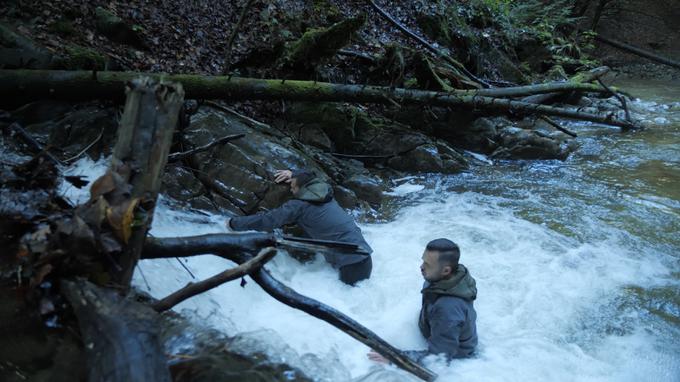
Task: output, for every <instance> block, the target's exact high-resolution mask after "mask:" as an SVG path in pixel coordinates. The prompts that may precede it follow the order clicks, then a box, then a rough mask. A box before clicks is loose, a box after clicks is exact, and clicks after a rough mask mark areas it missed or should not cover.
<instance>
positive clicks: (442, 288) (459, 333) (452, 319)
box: [407, 264, 477, 362]
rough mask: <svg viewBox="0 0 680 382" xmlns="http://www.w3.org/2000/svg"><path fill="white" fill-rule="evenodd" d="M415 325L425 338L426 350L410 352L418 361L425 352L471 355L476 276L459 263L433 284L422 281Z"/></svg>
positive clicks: (455, 356)
mask: <svg viewBox="0 0 680 382" xmlns="http://www.w3.org/2000/svg"><path fill="white" fill-rule="evenodd" d="M422 294H423V306H422V308H421V310H420V319H419V320H418V327H419V328H420V332H421V333H422V334H423V336H424V337H425V338H426V339H427V351H409V352H407V354H409V356H411V357H412V358H414V359H416V360H417V361H418V362H420V361H422V359H423V358H424V357H425V356H427V355H428V354H440V353H444V354H445V355H446V357H447V358H448V359H452V358H463V357H468V356H470V355H471V354H472V353H473V352H474V350H475V347H476V346H477V326H476V320H477V313H476V312H475V308H474V306H473V301H474V300H475V298H477V287H476V285H475V279H474V278H472V276H470V273H469V272H468V270H467V268H465V267H464V266H463V265H462V264H459V265H458V268H457V269H456V273H455V274H454V276H453V277H452V278H450V279H447V280H441V281H438V282H435V283H432V284H429V283H428V282H425V285H424V287H423V290H422Z"/></svg>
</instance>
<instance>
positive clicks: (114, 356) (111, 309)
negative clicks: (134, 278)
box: [61, 281, 171, 382]
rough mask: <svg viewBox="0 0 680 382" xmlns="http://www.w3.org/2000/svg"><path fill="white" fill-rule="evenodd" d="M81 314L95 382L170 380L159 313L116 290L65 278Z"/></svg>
mask: <svg viewBox="0 0 680 382" xmlns="http://www.w3.org/2000/svg"><path fill="white" fill-rule="evenodd" d="M61 290H62V292H63V293H64V295H65V296H66V298H67V299H68V301H69V302H70V303H71V306H72V307H73V310H74V312H75V314H76V317H77V318H78V326H79V327H80V332H81V334H82V337H83V338H82V340H83V345H84V348H85V355H86V358H87V364H88V368H87V370H88V381H90V382H100V381H107V382H128V381H157V382H164V381H168V382H169V381H170V380H171V378H170V372H169V370H168V367H167V360H166V359H165V355H164V352H163V348H162V347H161V345H160V342H159V334H158V327H157V323H156V322H155V320H154V318H155V316H156V312H154V311H153V310H151V308H149V307H148V306H146V305H143V304H141V303H138V302H136V301H134V300H132V299H131V298H123V297H121V296H120V295H119V294H118V293H117V292H116V291H115V290H111V289H103V288H99V287H96V286H94V285H93V284H90V283H89V282H87V281H75V282H72V281H63V282H62V283H61Z"/></svg>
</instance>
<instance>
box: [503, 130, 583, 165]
mask: <svg viewBox="0 0 680 382" xmlns="http://www.w3.org/2000/svg"><path fill="white" fill-rule="evenodd" d="M499 139H500V143H501V147H499V148H498V149H496V151H494V152H493V153H492V154H491V157H492V158H496V159H560V160H564V159H566V158H567V156H568V155H569V153H570V152H571V151H572V150H573V147H572V146H570V145H567V144H564V143H563V142H562V141H560V140H558V139H555V138H552V137H549V136H546V135H544V134H540V133H536V132H535V131H527V130H524V129H521V128H518V127H506V128H504V129H503V130H502V131H501V132H500V135H499Z"/></svg>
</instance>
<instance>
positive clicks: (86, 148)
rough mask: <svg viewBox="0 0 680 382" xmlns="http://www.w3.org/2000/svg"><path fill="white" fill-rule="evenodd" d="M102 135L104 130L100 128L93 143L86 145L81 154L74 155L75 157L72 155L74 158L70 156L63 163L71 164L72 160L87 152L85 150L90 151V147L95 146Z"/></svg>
mask: <svg viewBox="0 0 680 382" xmlns="http://www.w3.org/2000/svg"><path fill="white" fill-rule="evenodd" d="M103 135H104V128H103V127H102V130H101V131H100V132H99V135H98V136H97V138H95V139H94V141H92V143H90V144H89V145H87V147H85V148H84V149H83V150H82V151H81V152H79V153H78V154H76V155H74V156H72V157H70V158H68V159H66V160H65V161H64V162H65V163H71V162H72V161H74V160H76V159H78V158H80V156H81V155H83V154H85V153H86V152H87V150H89V149H91V148H92V146H94V145H95V143H97V142H99V140H100V139H102V136H103Z"/></svg>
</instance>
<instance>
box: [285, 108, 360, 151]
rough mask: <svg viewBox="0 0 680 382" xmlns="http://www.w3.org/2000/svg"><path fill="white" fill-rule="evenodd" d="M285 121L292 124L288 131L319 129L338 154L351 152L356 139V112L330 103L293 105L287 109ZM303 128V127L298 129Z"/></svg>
mask: <svg viewBox="0 0 680 382" xmlns="http://www.w3.org/2000/svg"><path fill="white" fill-rule="evenodd" d="M286 117H287V119H288V120H289V121H291V122H293V125H292V126H290V130H291V131H292V132H295V131H297V130H299V129H300V128H302V129H305V130H306V129H319V130H321V131H323V132H324V133H325V134H326V136H328V137H329V139H330V140H331V142H332V148H333V149H334V150H335V151H338V152H343V153H344V152H351V151H352V148H353V147H354V141H355V139H356V133H355V126H354V125H355V123H356V111H355V110H352V109H350V108H344V107H342V106H339V105H335V104H331V103H321V104H319V103H307V102H300V103H295V104H293V105H292V107H290V108H289V110H288V112H287V115H286ZM300 126H303V127H300Z"/></svg>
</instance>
